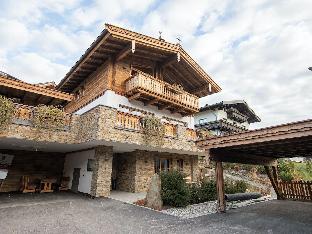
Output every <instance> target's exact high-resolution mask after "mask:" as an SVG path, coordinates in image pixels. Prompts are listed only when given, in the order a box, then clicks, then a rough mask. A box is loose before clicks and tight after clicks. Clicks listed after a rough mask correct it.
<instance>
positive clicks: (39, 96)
mask: <svg viewBox="0 0 312 234" xmlns="http://www.w3.org/2000/svg"><path fill="white" fill-rule="evenodd" d="M0 95H4V96H7V97H10V98H20V99H22V100H24V101H25V100H26V101H27V102H29V103H31V104H32V103H35V104H53V105H60V104H63V103H66V102H69V101H71V100H72V99H73V95H71V94H68V93H64V92H61V91H58V90H55V89H49V88H46V87H43V86H42V85H40V84H29V83H26V82H24V81H21V80H20V79H17V78H15V77H13V76H11V75H9V74H7V73H5V72H2V71H0Z"/></svg>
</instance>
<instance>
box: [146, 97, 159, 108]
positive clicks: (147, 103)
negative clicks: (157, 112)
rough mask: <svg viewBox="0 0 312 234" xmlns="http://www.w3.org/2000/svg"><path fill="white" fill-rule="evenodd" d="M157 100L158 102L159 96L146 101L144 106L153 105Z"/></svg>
mask: <svg viewBox="0 0 312 234" xmlns="http://www.w3.org/2000/svg"><path fill="white" fill-rule="evenodd" d="M156 102H158V98H153V99H152V100H150V101H147V102H145V103H144V106H148V105H152V104H154V103H156Z"/></svg>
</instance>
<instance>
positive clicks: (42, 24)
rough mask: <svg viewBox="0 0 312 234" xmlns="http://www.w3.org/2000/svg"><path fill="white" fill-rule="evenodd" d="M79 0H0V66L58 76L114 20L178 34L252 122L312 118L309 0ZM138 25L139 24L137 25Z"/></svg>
mask: <svg viewBox="0 0 312 234" xmlns="http://www.w3.org/2000/svg"><path fill="white" fill-rule="evenodd" d="M80 4H81V1H79V0H69V1H63V0H44V1H36V0H29V1H16V0H12V1H6V2H4V3H0V7H1V8H2V9H3V10H2V14H1V16H0V63H1V65H0V69H2V70H4V71H6V72H8V73H12V75H16V76H17V77H19V78H21V79H24V80H25V81H28V82H33V83H36V82H44V81H49V80H55V81H59V80H60V79H61V78H62V77H63V76H64V75H65V74H66V72H67V71H68V70H69V67H70V66H72V65H74V62H75V61H76V60H77V59H78V58H79V57H80V55H81V54H82V53H83V52H84V51H85V50H86V49H87V47H88V46H89V45H90V43H91V42H92V41H93V40H94V39H95V38H96V36H97V35H98V34H99V32H100V31H101V30H103V28H104V23H105V22H107V23H113V24H117V25H120V26H123V27H127V28H130V29H132V30H138V31H140V32H142V33H146V34H148V35H153V36H155V37H158V31H162V32H163V34H162V35H163V37H164V38H165V39H166V40H168V41H171V42H176V41H177V40H176V37H177V36H179V37H181V39H182V45H183V46H184V48H185V49H186V50H187V51H188V52H189V54H190V55H192V57H194V58H195V59H196V60H197V61H198V62H199V64H200V65H202V67H203V68H204V69H205V70H206V71H207V73H208V74H210V75H211V76H212V78H213V79H214V80H215V81H216V82H217V83H218V84H220V86H221V87H222V89H223V91H222V92H221V93H220V94H216V95H212V96H209V97H206V98H204V99H203V100H201V101H202V102H203V101H205V102H209V103H213V102H215V101H220V100H221V99H222V100H231V99H244V100H246V101H247V102H248V104H249V105H250V106H251V107H252V108H253V109H254V110H255V111H256V113H257V114H258V115H259V116H260V117H261V118H262V120H263V121H262V123H260V124H257V125H255V126H256V127H260V126H267V125H271V124H278V123H282V122H289V121H295V120H300V119H305V118H311V116H312V115H311V114H312V111H311V110H312V86H311V85H312V82H311V79H312V72H310V71H308V70H307V68H308V67H309V66H312V63H311V51H312V43H311V41H312V15H311V9H312V1H310V0H288V1H284V0H274V1H270V0H258V1H248V0H241V1H238V0H233V1H227V0H221V1H220V0H218V1H217V0H196V1H194V0H185V1H181V0H168V1H155V0H147V1H141V0H132V1H129V0H115V1H101V0H94V1H91V2H88V3H86V2H84V3H83V4H84V6H82V5H80ZM138 27H139V28H138Z"/></svg>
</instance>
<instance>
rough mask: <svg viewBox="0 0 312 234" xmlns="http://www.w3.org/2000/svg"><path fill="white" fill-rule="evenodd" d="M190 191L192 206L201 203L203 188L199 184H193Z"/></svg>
mask: <svg viewBox="0 0 312 234" xmlns="http://www.w3.org/2000/svg"><path fill="white" fill-rule="evenodd" d="M189 191H190V201H189V203H190V204H197V203H200V202H201V200H202V198H201V186H200V185H199V184H191V185H189Z"/></svg>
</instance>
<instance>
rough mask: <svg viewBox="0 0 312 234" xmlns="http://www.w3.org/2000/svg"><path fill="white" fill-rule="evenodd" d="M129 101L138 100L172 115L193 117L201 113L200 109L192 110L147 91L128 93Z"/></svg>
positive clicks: (137, 90) (138, 89) (134, 90)
mask: <svg viewBox="0 0 312 234" xmlns="http://www.w3.org/2000/svg"><path fill="white" fill-rule="evenodd" d="M126 95H127V97H128V99H129V100H130V101H131V100H137V101H141V102H143V103H144V105H146V106H147V105H154V106H157V107H158V109H159V110H169V111H170V112H171V113H180V114H181V115H182V116H187V115H192V114H195V113H197V112H199V109H195V108H192V107H190V106H187V105H185V104H182V103H179V102H177V101H175V100H170V99H168V98H164V97H162V96H160V95H158V94H156V93H153V92H150V91H145V90H144V89H141V88H136V89H133V90H131V91H129V92H127V93H126Z"/></svg>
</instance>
